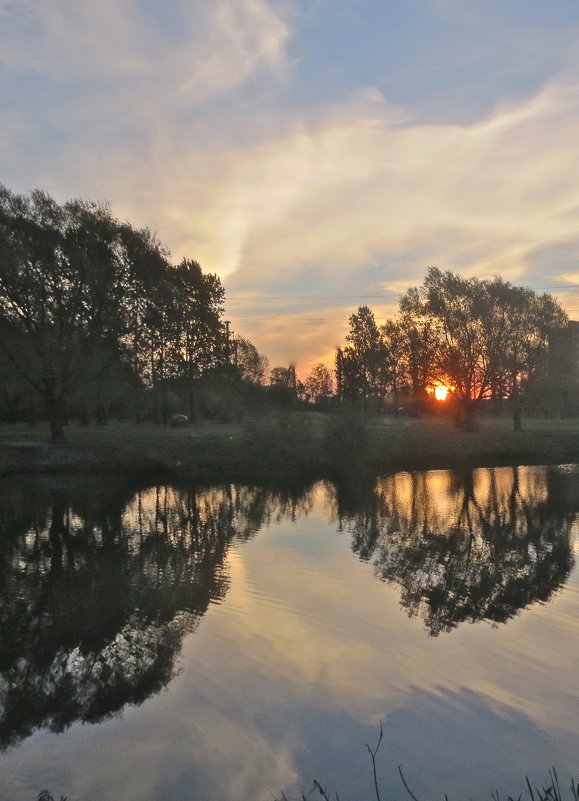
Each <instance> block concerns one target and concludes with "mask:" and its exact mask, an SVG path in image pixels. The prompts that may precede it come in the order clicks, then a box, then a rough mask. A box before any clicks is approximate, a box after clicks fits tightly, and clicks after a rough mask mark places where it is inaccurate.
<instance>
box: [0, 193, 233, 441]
mask: <svg viewBox="0 0 579 801" xmlns="http://www.w3.org/2000/svg"><path fill="white" fill-rule="evenodd" d="M0 260H1V265H2V269H1V271H0V352H1V353H2V360H3V362H4V364H5V365H6V364H9V366H10V373H11V375H12V376H15V377H17V380H16V379H14V378H13V379H11V380H12V386H13V395H12V397H14V398H15V399H16V398H18V397H19V393H20V394H21V393H22V386H24V385H27V386H29V387H30V388H32V390H33V391H34V392H35V393H37V395H38V396H39V397H40V398H41V399H42V402H43V404H44V407H45V412H46V415H47V417H48V420H49V422H50V426H51V435H52V439H53V441H62V440H63V439H64V423H65V419H66V417H67V415H68V413H69V411H70V409H71V408H72V407H74V406H75V404H77V405H78V404H80V405H82V407H83V408H84V410H85V411H83V412H80V414H81V415H85V413H86V410H87V407H88V406H89V405H91V404H90V403H89V399H90V397H91V392H92V391H93V390H95V391H97V388H98V391H99V392H100V393H101V398H100V399H99V400H98V401H97V403H96V406H97V407H99V406H100V407H103V405H104V397H102V396H104V395H106V393H103V392H102V391H101V390H102V389H103V387H104V386H105V385H106V384H107V382H108V383H112V382H113V378H114V380H115V382H116V383H117V384H118V377H119V375H123V376H124V378H123V382H122V383H123V385H124V387H125V391H126V392H132V394H133V395H135V393H137V394H138V393H139V391H141V392H146V391H148V392H149V393H150V394H151V397H152V398H153V402H154V407H155V416H156V417H157V419H159V420H164V419H166V417H167V410H168V407H167V393H168V392H169V391H170V389H173V390H176V391H178V392H179V393H180V394H181V395H182V396H183V397H184V398H185V400H186V403H187V405H188V407H189V410H190V411H191V413H193V412H194V401H193V384H194V381H195V380H196V379H198V378H199V377H200V376H201V375H203V374H204V373H205V372H206V371H207V370H210V369H212V368H214V367H216V366H218V365H220V364H223V363H225V362H227V361H229V360H230V353H229V352H228V343H227V341H226V337H225V333H224V326H223V323H222V321H221V317H222V313H223V299H224V290H223V287H222V286H221V283H220V280H219V278H218V277H217V276H215V275H206V274H204V273H203V272H202V270H201V267H200V266H199V264H197V262H194V261H191V260H188V259H183V261H182V262H181V263H180V264H178V265H177V266H173V265H171V264H170V263H169V261H168V252H167V251H166V249H165V248H164V247H163V246H162V245H161V244H160V243H159V242H158V240H157V239H156V237H155V236H154V235H153V234H151V232H150V231H148V230H147V229H142V230H137V229H134V228H132V227H131V226H130V225H129V224H128V223H124V222H119V221H118V220H117V219H115V217H114V216H113V215H112V213H111V210H110V208H109V206H108V205H106V204H101V203H94V202H87V201H82V200H72V201H68V202H66V203H63V204H59V203H57V202H56V201H55V200H54V199H53V198H51V197H50V196H49V195H47V194H46V193H44V192H41V191H38V190H37V191H34V192H32V193H31V194H30V195H29V196H23V195H16V194H14V193H12V192H10V191H9V190H8V189H6V188H4V187H0ZM18 382H20V383H18ZM117 397H118V393H117ZM27 405H30V402H29V401H27ZM99 414H100V416H101V417H102V414H101V413H99V411H98V409H97V417H98V416H99Z"/></svg>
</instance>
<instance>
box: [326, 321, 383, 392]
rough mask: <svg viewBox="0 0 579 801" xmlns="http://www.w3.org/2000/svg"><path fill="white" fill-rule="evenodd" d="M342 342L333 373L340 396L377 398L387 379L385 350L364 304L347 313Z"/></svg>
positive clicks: (376, 327)
mask: <svg viewBox="0 0 579 801" xmlns="http://www.w3.org/2000/svg"><path fill="white" fill-rule="evenodd" d="M349 323H350V328H349V331H348V334H347V335H346V343H347V344H346V346H345V347H344V348H340V349H339V350H338V354H337V361H336V377H337V381H338V388H339V392H340V395H341V396H342V397H349V398H362V399H364V400H367V399H369V398H379V397H380V396H382V395H383V394H384V392H385V391H386V389H387V386H388V382H389V378H390V376H389V371H388V363H387V356H388V354H387V350H386V347H385V344H384V341H383V338H382V335H381V333H380V330H379V328H378V326H377V324H376V319H375V317H374V313H373V312H372V310H371V309H370V308H369V307H368V306H359V307H358V310H357V311H356V312H355V313H354V314H352V315H351V316H350V319H349Z"/></svg>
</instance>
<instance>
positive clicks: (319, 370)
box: [304, 362, 334, 403]
mask: <svg viewBox="0 0 579 801" xmlns="http://www.w3.org/2000/svg"><path fill="white" fill-rule="evenodd" d="M304 391H305V394H306V396H307V397H308V399H309V400H312V401H313V402H314V403H316V402H318V401H321V400H326V399H327V398H330V397H331V396H332V395H333V393H334V381H333V379H332V374H331V372H330V371H329V369H328V368H327V367H326V365H325V364H322V363H321V362H320V363H319V364H316V365H315V366H314V367H313V368H312V371H311V373H310V374H309V376H308V377H307V378H306V380H305V381H304Z"/></svg>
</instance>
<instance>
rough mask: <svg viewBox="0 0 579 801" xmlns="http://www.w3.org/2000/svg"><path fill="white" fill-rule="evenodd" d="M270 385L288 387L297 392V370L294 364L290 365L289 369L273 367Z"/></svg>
mask: <svg viewBox="0 0 579 801" xmlns="http://www.w3.org/2000/svg"><path fill="white" fill-rule="evenodd" d="M269 383H270V385H272V386H274V385H278V386H282V387H287V388H288V389H291V390H292V391H293V392H295V391H296V383H297V378H296V368H295V367H294V366H293V364H290V366H289V367H273V368H272V370H271V373H270V377H269Z"/></svg>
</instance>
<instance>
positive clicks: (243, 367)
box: [235, 337, 268, 386]
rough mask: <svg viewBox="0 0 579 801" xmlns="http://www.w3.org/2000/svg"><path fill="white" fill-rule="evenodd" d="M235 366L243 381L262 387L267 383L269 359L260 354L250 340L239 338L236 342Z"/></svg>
mask: <svg viewBox="0 0 579 801" xmlns="http://www.w3.org/2000/svg"><path fill="white" fill-rule="evenodd" d="M235 366H236V367H237V369H238V370H239V374H240V376H241V378H242V380H243V381H247V382H248V383H250V384H258V385H260V386H261V385H263V384H264V383H265V377H266V373H267V368H268V361H267V358H266V357H265V356H263V355H262V354H261V353H259V352H258V350H257V348H256V347H255V345H254V344H253V343H252V342H250V341H249V339H245V338H244V337H237V339H236V340H235Z"/></svg>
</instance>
